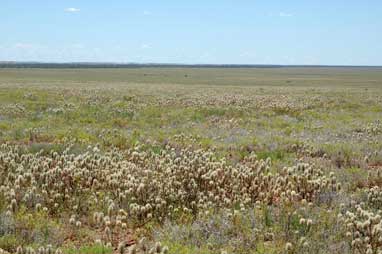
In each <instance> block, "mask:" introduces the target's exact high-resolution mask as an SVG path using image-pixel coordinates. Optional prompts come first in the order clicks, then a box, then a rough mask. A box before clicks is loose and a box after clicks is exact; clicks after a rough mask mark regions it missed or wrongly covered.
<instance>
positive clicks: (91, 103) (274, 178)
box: [0, 67, 382, 254]
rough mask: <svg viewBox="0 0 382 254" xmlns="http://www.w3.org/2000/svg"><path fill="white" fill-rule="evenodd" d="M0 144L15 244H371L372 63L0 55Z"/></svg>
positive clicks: (379, 144) (373, 249) (74, 247)
mask: <svg viewBox="0 0 382 254" xmlns="http://www.w3.org/2000/svg"><path fill="white" fill-rule="evenodd" d="M0 144H1V148H0V249H3V250H4V251H8V252H10V253H13V252H16V251H17V248H18V246H22V248H23V250H21V249H20V248H19V249H18V253H24V252H20V251H26V250H27V249H28V248H34V249H35V250H36V251H37V249H38V248H41V247H44V248H47V247H46V246H48V245H50V246H51V247H49V251H55V250H56V249H59V250H61V251H62V252H63V253H70V254H71V253H83V254H85V253H116V252H117V251H118V252H122V251H124V252H126V253H127V252H128V251H130V252H131V249H132V248H137V249H138V250H137V252H138V253H144V252H142V248H143V245H149V246H154V245H155V243H157V242H161V243H162V245H163V246H166V247H160V246H156V248H157V249H158V251H159V252H162V253H165V252H168V253H174V254H175V253H177V254H178V253H180V254H183V253H184V254H186V253H203V254H215V253H217V254H220V253H235V254H236V253H361V254H366V253H367V254H376V253H382V221H381V215H382V210H381V209H382V189H381V188H382V68H377V67H375V68H371V67H370V68H366V67H365V68H355V67H353V68H351V67H347V68H339V67H338V68H334V67H331V68H307V67H306V68H302V67H301V68H247V69H231V68H131V69H0ZM142 237H145V239H146V240H145V241H144V243H139V244H136V245H133V246H129V247H127V245H130V244H127V243H134V242H138V240H139V239H141V238H142ZM122 243H126V247H125V248H123V247H122ZM119 245H120V246H119ZM157 245H158V244H157ZM118 246H119V248H118ZM117 249H118V250H117ZM128 249H129V250H128ZM28 251H29V252H27V253H31V252H30V250H29V249H28ZM155 251H156V250H155ZM58 252H60V251H58ZM0 253H2V252H1V250H0ZM39 253H40V252H39ZM44 253H45V252H44ZM49 253H50V252H49ZM154 253H156V252H154Z"/></svg>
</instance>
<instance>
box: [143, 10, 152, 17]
mask: <svg viewBox="0 0 382 254" xmlns="http://www.w3.org/2000/svg"><path fill="white" fill-rule="evenodd" d="M143 15H145V16H148V15H151V11H147V10H145V11H143Z"/></svg>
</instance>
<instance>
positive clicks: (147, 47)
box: [141, 43, 151, 49]
mask: <svg viewBox="0 0 382 254" xmlns="http://www.w3.org/2000/svg"><path fill="white" fill-rule="evenodd" d="M141 49H151V45H150V44H146V43H143V44H142V45H141Z"/></svg>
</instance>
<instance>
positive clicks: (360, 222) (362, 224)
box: [339, 205, 382, 254]
mask: <svg viewBox="0 0 382 254" xmlns="http://www.w3.org/2000/svg"><path fill="white" fill-rule="evenodd" d="M339 219H340V221H341V222H343V223H344V225H346V228H347V232H346V237H348V238H349V239H350V240H351V247H352V248H353V249H354V250H356V251H358V253H365V254H374V253H378V254H380V253H382V222H381V215H380V214H379V212H378V213H375V212H372V211H370V210H367V209H364V208H362V207H361V205H357V206H356V210H355V212H350V211H346V212H344V213H340V214H339Z"/></svg>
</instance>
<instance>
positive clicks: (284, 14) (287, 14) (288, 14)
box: [279, 12, 293, 17]
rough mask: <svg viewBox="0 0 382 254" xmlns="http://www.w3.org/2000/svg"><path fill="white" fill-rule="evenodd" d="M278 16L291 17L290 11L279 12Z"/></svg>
mask: <svg viewBox="0 0 382 254" xmlns="http://www.w3.org/2000/svg"><path fill="white" fill-rule="evenodd" d="M279 16H280V17H293V14H292V13H287V12H280V13H279Z"/></svg>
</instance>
